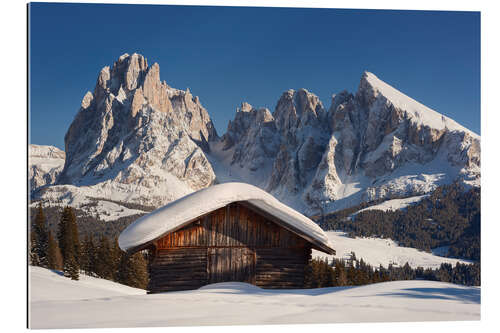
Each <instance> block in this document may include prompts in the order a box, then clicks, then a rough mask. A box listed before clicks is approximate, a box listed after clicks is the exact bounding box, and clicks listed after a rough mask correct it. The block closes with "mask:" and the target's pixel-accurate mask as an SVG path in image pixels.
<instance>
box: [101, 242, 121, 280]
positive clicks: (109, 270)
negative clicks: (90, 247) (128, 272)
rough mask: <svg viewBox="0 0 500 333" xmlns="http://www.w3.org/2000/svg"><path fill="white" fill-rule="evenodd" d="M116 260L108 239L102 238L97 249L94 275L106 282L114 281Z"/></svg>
mask: <svg viewBox="0 0 500 333" xmlns="http://www.w3.org/2000/svg"><path fill="white" fill-rule="evenodd" d="M116 268H117V259H116V257H115V251H114V248H113V246H112V245H111V243H110V241H109V239H108V237H106V236H103V237H102V238H101V240H100V243H99V247H98V249H97V260H96V273H97V275H98V276H99V277H101V278H103V279H106V280H114V278H115V276H116Z"/></svg>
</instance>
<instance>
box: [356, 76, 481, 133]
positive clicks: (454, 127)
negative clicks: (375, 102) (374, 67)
mask: <svg viewBox="0 0 500 333" xmlns="http://www.w3.org/2000/svg"><path fill="white" fill-rule="evenodd" d="M365 75H366V79H367V81H368V82H369V83H370V84H371V86H372V87H373V88H374V89H375V90H376V94H380V95H382V96H384V97H385V98H386V99H387V100H389V101H390V102H391V103H392V104H393V105H394V106H395V107H397V108H399V109H401V110H404V111H405V112H407V113H410V114H411V119H412V120H413V121H415V122H419V123H420V124H421V125H426V126H429V127H431V128H435V129H438V130H442V129H448V130H451V131H463V132H467V133H469V134H471V135H473V136H474V137H476V138H479V135H477V134H476V133H474V132H472V131H471V130H469V129H467V128H465V127H463V126H462V125H460V124H458V123H457V122H456V121H454V120H453V119H450V118H448V117H446V116H444V115H442V114H440V113H438V112H436V111H434V110H432V109H431V108H429V107H427V106H425V105H423V104H421V103H419V102H417V101H416V100H414V99H413V98H411V97H409V96H407V95H405V94H403V93H402V92H400V91H399V90H397V89H396V88H394V87H392V86H390V85H388V84H387V83H385V82H384V81H382V80H380V79H379V78H378V77H377V76H376V75H375V74H373V73H370V72H365Z"/></svg>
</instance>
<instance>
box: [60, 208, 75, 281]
mask: <svg viewBox="0 0 500 333" xmlns="http://www.w3.org/2000/svg"><path fill="white" fill-rule="evenodd" d="M57 238H58V240H59V247H60V249H61V253H62V257H63V271H64V275H65V276H69V277H71V278H72V279H74V280H77V279H78V276H79V270H80V265H79V259H80V242H79V241H78V229H77V226H76V217H75V213H74V212H73V209H72V208H71V207H68V206H66V207H65V208H64V210H63V212H62V214H61V221H60V223H59V234H58V237H57Z"/></svg>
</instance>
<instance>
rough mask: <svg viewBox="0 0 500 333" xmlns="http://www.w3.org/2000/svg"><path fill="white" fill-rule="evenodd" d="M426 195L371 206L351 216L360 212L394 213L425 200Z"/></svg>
mask: <svg viewBox="0 0 500 333" xmlns="http://www.w3.org/2000/svg"><path fill="white" fill-rule="evenodd" d="M426 196H427V195H418V196H416V197H409V198H404V199H392V200H387V201H384V202H382V203H379V204H377V205H373V206H370V207H366V208H363V209H361V210H358V211H357V212H356V213H354V214H352V215H351V216H355V215H357V214H359V213H361V212H365V211H367V210H381V211H384V212H387V211H395V210H398V209H405V208H406V207H408V206H409V205H412V204H415V203H417V202H419V201H420V200H422V199H423V198H425V197H426Z"/></svg>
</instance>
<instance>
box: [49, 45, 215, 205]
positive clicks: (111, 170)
mask: <svg viewBox="0 0 500 333" xmlns="http://www.w3.org/2000/svg"><path fill="white" fill-rule="evenodd" d="M215 139H217V133H216V131H215V128H214V126H213V124H212V121H211V119H210V116H209V115H208V112H207V111H206V110H205V109H204V108H203V106H202V105H201V103H200V100H199V98H198V97H193V96H192V95H191V92H190V91H189V90H187V91H182V90H178V89H174V88H171V87H169V86H168V85H167V83H166V82H165V81H163V82H162V81H161V80H160V66H159V65H158V64H157V63H154V64H153V65H152V66H148V63H147V60H146V58H145V57H143V56H142V55H140V54H137V53H134V54H132V55H129V54H124V55H122V56H120V57H119V58H118V60H116V61H115V62H114V64H113V66H112V67H111V68H110V67H109V66H105V67H104V68H103V69H102V70H101V71H100V72H99V75H98V78H97V83H96V86H95V89H94V93H90V92H88V93H86V94H85V96H84V97H83V100H82V104H81V108H80V110H79V112H78V113H77V115H76V116H75V119H74V120H73V122H72V124H71V125H70V127H69V129H68V131H67V133H66V136H65V147H66V149H65V150H66V154H67V156H66V161H65V164H64V169H63V171H62V172H61V175H60V177H59V180H58V183H59V184H72V185H77V186H82V185H85V186H89V187H91V188H94V187H95V188H98V189H99V190H98V192H99V191H103V188H109V187H113V188H115V187H116V188H118V189H121V190H119V191H118V192H120V191H124V192H123V195H128V196H131V200H132V201H134V200H138V201H141V202H137V203H147V204H154V205H157V204H160V203H163V202H167V201H169V200H170V199H172V198H174V197H176V196H177V195H178V194H179V193H189V192H190V191H192V190H195V189H199V188H202V187H206V186H208V185H209V184H211V183H212V182H213V180H214V179H215V175H214V173H213V170H212V168H211V166H210V163H209V162H208V160H207V158H206V156H205V152H206V151H208V150H209V146H208V142H209V141H211V140H215ZM172 179H175V181H174V182H175V183H176V184H177V185H176V186H170V185H171V184H172ZM167 180H168V181H167ZM162 181H164V182H165V183H162ZM167 184H168V185H167ZM129 186H134V188H135V189H134V190H131V189H130V188H129ZM166 186H167V187H168V188H166V189H165V187H166ZM139 189H142V190H141V191H142V192H143V193H149V194H150V197H147V196H145V195H143V194H140V193H138V192H137V191H139ZM134 191H135V192H136V194H134V195H131V194H126V193H132V192H134ZM159 191H163V193H160V192H159ZM134 197H136V199H133V198H134Z"/></svg>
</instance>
